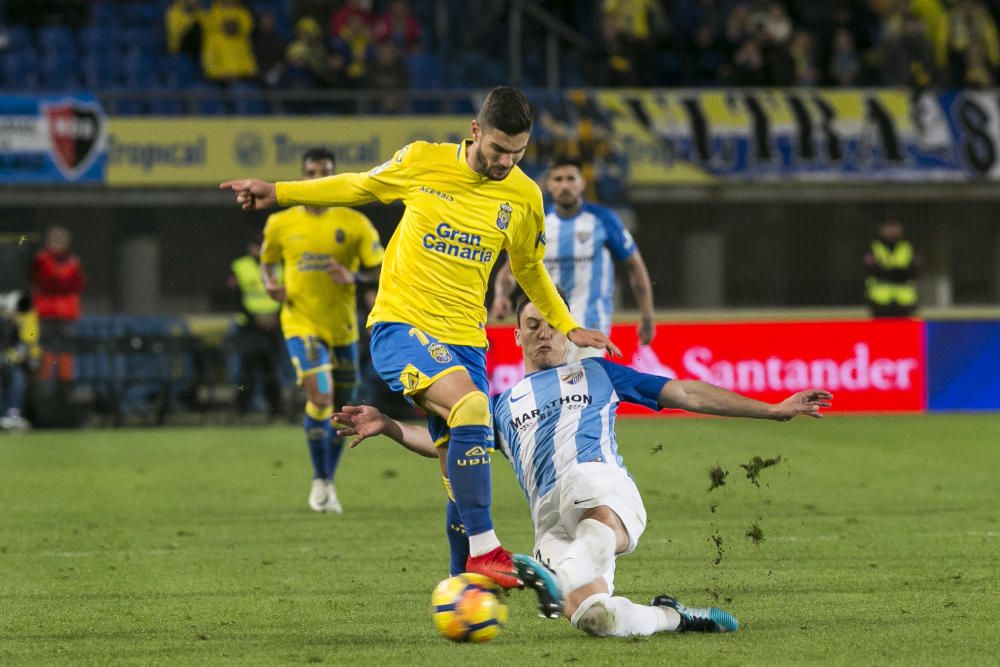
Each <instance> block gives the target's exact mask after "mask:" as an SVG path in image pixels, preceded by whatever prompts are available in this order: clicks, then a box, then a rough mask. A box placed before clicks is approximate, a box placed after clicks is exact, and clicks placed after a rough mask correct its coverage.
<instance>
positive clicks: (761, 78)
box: [729, 36, 768, 86]
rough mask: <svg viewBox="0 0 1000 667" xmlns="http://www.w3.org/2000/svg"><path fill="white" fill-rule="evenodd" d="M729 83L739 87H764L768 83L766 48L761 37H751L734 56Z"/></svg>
mask: <svg viewBox="0 0 1000 667" xmlns="http://www.w3.org/2000/svg"><path fill="white" fill-rule="evenodd" d="M729 72H730V74H729V82H730V83H733V84H735V85H738V86H763V85H765V84H767V83H768V73H767V68H766V67H765V62H764V48H763V46H762V44H761V38H760V37H756V36H754V37H749V38H748V39H746V40H745V41H744V42H743V44H742V45H741V46H740V47H739V49H738V50H737V51H736V53H734V54H733V62H732V67H731V69H730V70H729Z"/></svg>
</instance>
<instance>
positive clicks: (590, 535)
mask: <svg viewBox="0 0 1000 667" xmlns="http://www.w3.org/2000/svg"><path fill="white" fill-rule="evenodd" d="M614 557H615V531H613V530H611V529H610V528H609V527H607V526H605V525H604V524H603V523H601V522H600V521H597V520H595V519H584V520H583V521H581V522H580V523H579V524H577V527H576V539H575V540H573V542H572V544H570V545H569V548H568V549H566V553H565V555H564V556H563V558H562V560H561V561H559V563H557V564H556V566H555V568H554V569H555V571H556V576H557V577H558V579H559V586H560V587H561V588H562V591H563V594H564V595H565V594H567V593H569V592H570V591H575V590H576V589H578V588H580V587H582V586H586V585H587V584H589V583H590V582H592V581H594V580H595V579H597V578H599V577H600V576H601V575H603V574H604V573H605V572H607V571H608V568H610V567H611V561H612V559H613V558H614Z"/></svg>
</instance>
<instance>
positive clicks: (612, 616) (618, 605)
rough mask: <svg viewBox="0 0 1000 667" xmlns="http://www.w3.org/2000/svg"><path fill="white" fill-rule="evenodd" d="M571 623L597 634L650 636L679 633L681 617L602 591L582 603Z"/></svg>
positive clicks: (669, 611)
mask: <svg viewBox="0 0 1000 667" xmlns="http://www.w3.org/2000/svg"><path fill="white" fill-rule="evenodd" d="M570 623H572V624H573V627H576V628H579V629H580V630H583V631H584V632H586V633H587V634H588V635H593V636H595V637H648V636H649V635H653V634H656V633H658V632H677V631H678V630H679V629H680V624H681V617H680V614H678V612H677V610H675V609H669V608H667V607H653V606H647V605H641V604H636V603H635V602H632V601H631V600H629V599H628V598H623V597H620V596H615V597H611V595H610V594H609V593H606V592H602V593H594V594H593V595H590V596H588V597H587V598H586V599H584V600H583V601H582V602H580V604H579V605H578V606H577V607H576V609H575V610H574V611H573V615H572V616H571V617H570Z"/></svg>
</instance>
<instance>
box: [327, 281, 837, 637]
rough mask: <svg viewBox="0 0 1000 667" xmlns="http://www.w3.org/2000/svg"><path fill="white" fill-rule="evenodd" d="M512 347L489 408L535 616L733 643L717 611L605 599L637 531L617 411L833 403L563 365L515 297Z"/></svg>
mask: <svg viewBox="0 0 1000 667" xmlns="http://www.w3.org/2000/svg"><path fill="white" fill-rule="evenodd" d="M516 315H517V329H516V330H515V336H516V337H517V342H518V344H519V345H520V346H521V348H522V349H523V350H524V370H525V378H524V380H522V381H521V382H519V383H518V384H516V385H515V386H514V387H512V388H511V389H508V390H507V391H505V392H503V393H502V394H500V395H498V396H495V397H494V398H493V405H492V407H493V415H494V429H495V437H496V441H497V445H498V447H499V448H500V450H501V451H502V452H503V454H504V455H505V456H506V457H507V459H508V460H509V461H510V463H511V465H512V466H513V467H514V472H515V473H516V474H517V478H518V482H519V483H520V485H521V488H522V489H523V490H524V493H525V496H526V497H527V499H528V504H529V505H530V506H531V518H532V522H533V523H534V525H535V556H536V558H537V559H538V560H539V561H541V562H542V563H545V564H546V565H547V566H548V567H549V568H551V570H552V572H553V573H554V578H555V579H556V580H557V582H558V588H559V590H560V592H561V594H562V600H552V601H551V602H552V606H551V607H550V608H548V609H542V611H543V612H545V613H546V615H549V616H551V617H555V616H558V615H559V613H560V612H561V613H563V614H564V615H566V616H567V617H568V618H569V619H570V622H571V623H572V624H573V625H574V626H576V627H578V628H580V629H581V630H583V631H585V632H587V633H590V634H593V635H598V636H627V635H651V634H654V633H656V632H671V631H680V632H685V631H693V632H732V631H735V630H737V629H738V628H739V623H738V622H737V621H736V619H735V618H734V617H733V616H732V615H731V614H729V613H728V612H726V611H723V610H721V609H718V608H715V607H709V608H693V607H687V606H685V605H683V604H681V603H680V602H678V601H677V600H676V599H675V598H673V597H671V596H669V595H660V596H658V597H656V598H655V599H654V600H653V602H652V603H651V604H650V605H641V604H636V603H634V602H632V601H631V600H629V599H627V598H624V597H620V596H614V597H612V595H613V592H614V573H615V559H616V556H617V555H624V554H628V553H631V552H632V550H634V549H635V547H636V544H637V542H638V540H639V537H640V536H641V535H642V533H643V531H644V529H645V527H646V510H645V507H644V506H643V503H642V498H641V497H640V495H639V491H638V489H637V488H636V486H635V483H634V482H633V481H632V477H631V476H630V475H629V473H628V470H626V468H625V466H624V464H623V462H622V457H621V456H620V455H619V454H618V443H617V439H616V437H615V411H616V409H617V406H618V403H619V401H628V402H630V403H637V404H639V405H644V406H646V407H648V408H651V409H654V410H659V409H662V408H677V409H682V410H688V411H690V412H698V413H702V414H712V415H720V416H728V417H750V418H758V419H772V420H776V421H787V420H789V419H791V418H793V417H795V416H798V415H807V416H810V417H820V416H821V413H820V410H821V408H825V407H829V406H830V400H831V399H832V398H833V395H832V394H830V393H829V392H827V391H825V390H823V389H807V390H805V391H800V392H798V393H795V394H793V395H791V396H789V397H788V398H787V399H785V400H784V401H782V402H781V403H775V404H769V403H764V402H761V401H757V400H754V399H751V398H747V397H745V396H742V395H740V394H737V393H734V392H731V391H729V390H727V389H723V388H721V387H716V386H714V385H711V384H708V383H706V382H701V381H697V380H670V379H669V378H664V377H659V376H655V375H647V374H645V373H639V372H637V371H634V370H632V369H630V368H628V367H626V366H621V365H619V364H616V363H613V362H610V361H607V360H605V359H593V358H588V359H583V360H580V361H576V362H573V363H570V364H566V363H564V362H563V360H564V358H565V353H566V347H567V345H568V340H567V339H566V336H565V335H563V334H561V333H560V332H558V331H557V330H555V329H554V328H552V327H551V326H550V325H549V324H548V323H547V322H546V321H545V318H544V317H543V316H542V314H541V313H540V312H539V311H538V309H537V308H535V307H534V305H533V304H531V303H530V302H528V300H527V299H526V298H522V299H521V300H520V301H519V303H518V308H517V313H516ZM335 418H336V420H337V421H338V422H340V423H342V424H347V425H349V428H347V429H345V430H343V431H342V432H341V433H342V435H357V436H359V438H358V439H357V440H355V442H353V443H351V446H352V447H353V446H356V445H357V444H358V442H360V441H361V440H364V439H365V438H368V437H371V436H372V435H377V434H384V435H386V436H388V437H390V438H392V439H393V440H395V441H397V442H399V443H401V444H402V445H403V446H405V447H407V448H408V449H410V450H412V451H414V452H416V453H418V454H422V455H424V456H428V457H433V456H434V455H435V454H434V446H433V442H432V440H431V438H430V435H429V433H428V431H427V430H426V429H424V428H421V427H418V426H414V425H410V424H401V423H399V422H396V421H394V420H391V419H389V418H388V417H385V416H384V415H382V414H381V413H380V412H378V410H376V409H375V408H372V407H369V406H362V407H353V406H345V407H344V408H343V410H342V411H341V412H339V413H337V414H336V415H335Z"/></svg>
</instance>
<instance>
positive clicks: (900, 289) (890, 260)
mask: <svg viewBox="0 0 1000 667" xmlns="http://www.w3.org/2000/svg"><path fill="white" fill-rule="evenodd" d="M871 250H872V255H873V256H874V257H875V264H876V265H878V267H879V268H880V269H882V270H884V271H892V270H895V269H909V268H910V267H911V266H912V265H913V246H912V245H910V242H909V241H898V242H896V245H895V246H894V247H893V248H889V246H887V245H886V244H885V243H882V242H881V241H879V240H875V241H872V245H871ZM866 288H867V291H868V300H869V301H871V302H872V303H875V304H878V305H880V306H888V305H890V304H893V303H895V304H897V305H900V306H913V305H915V304H916V303H917V283H916V281H914V280H906V281H903V282H891V281H888V280H883V279H881V278H877V277H875V276H869V277H868V280H867V283H866Z"/></svg>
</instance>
